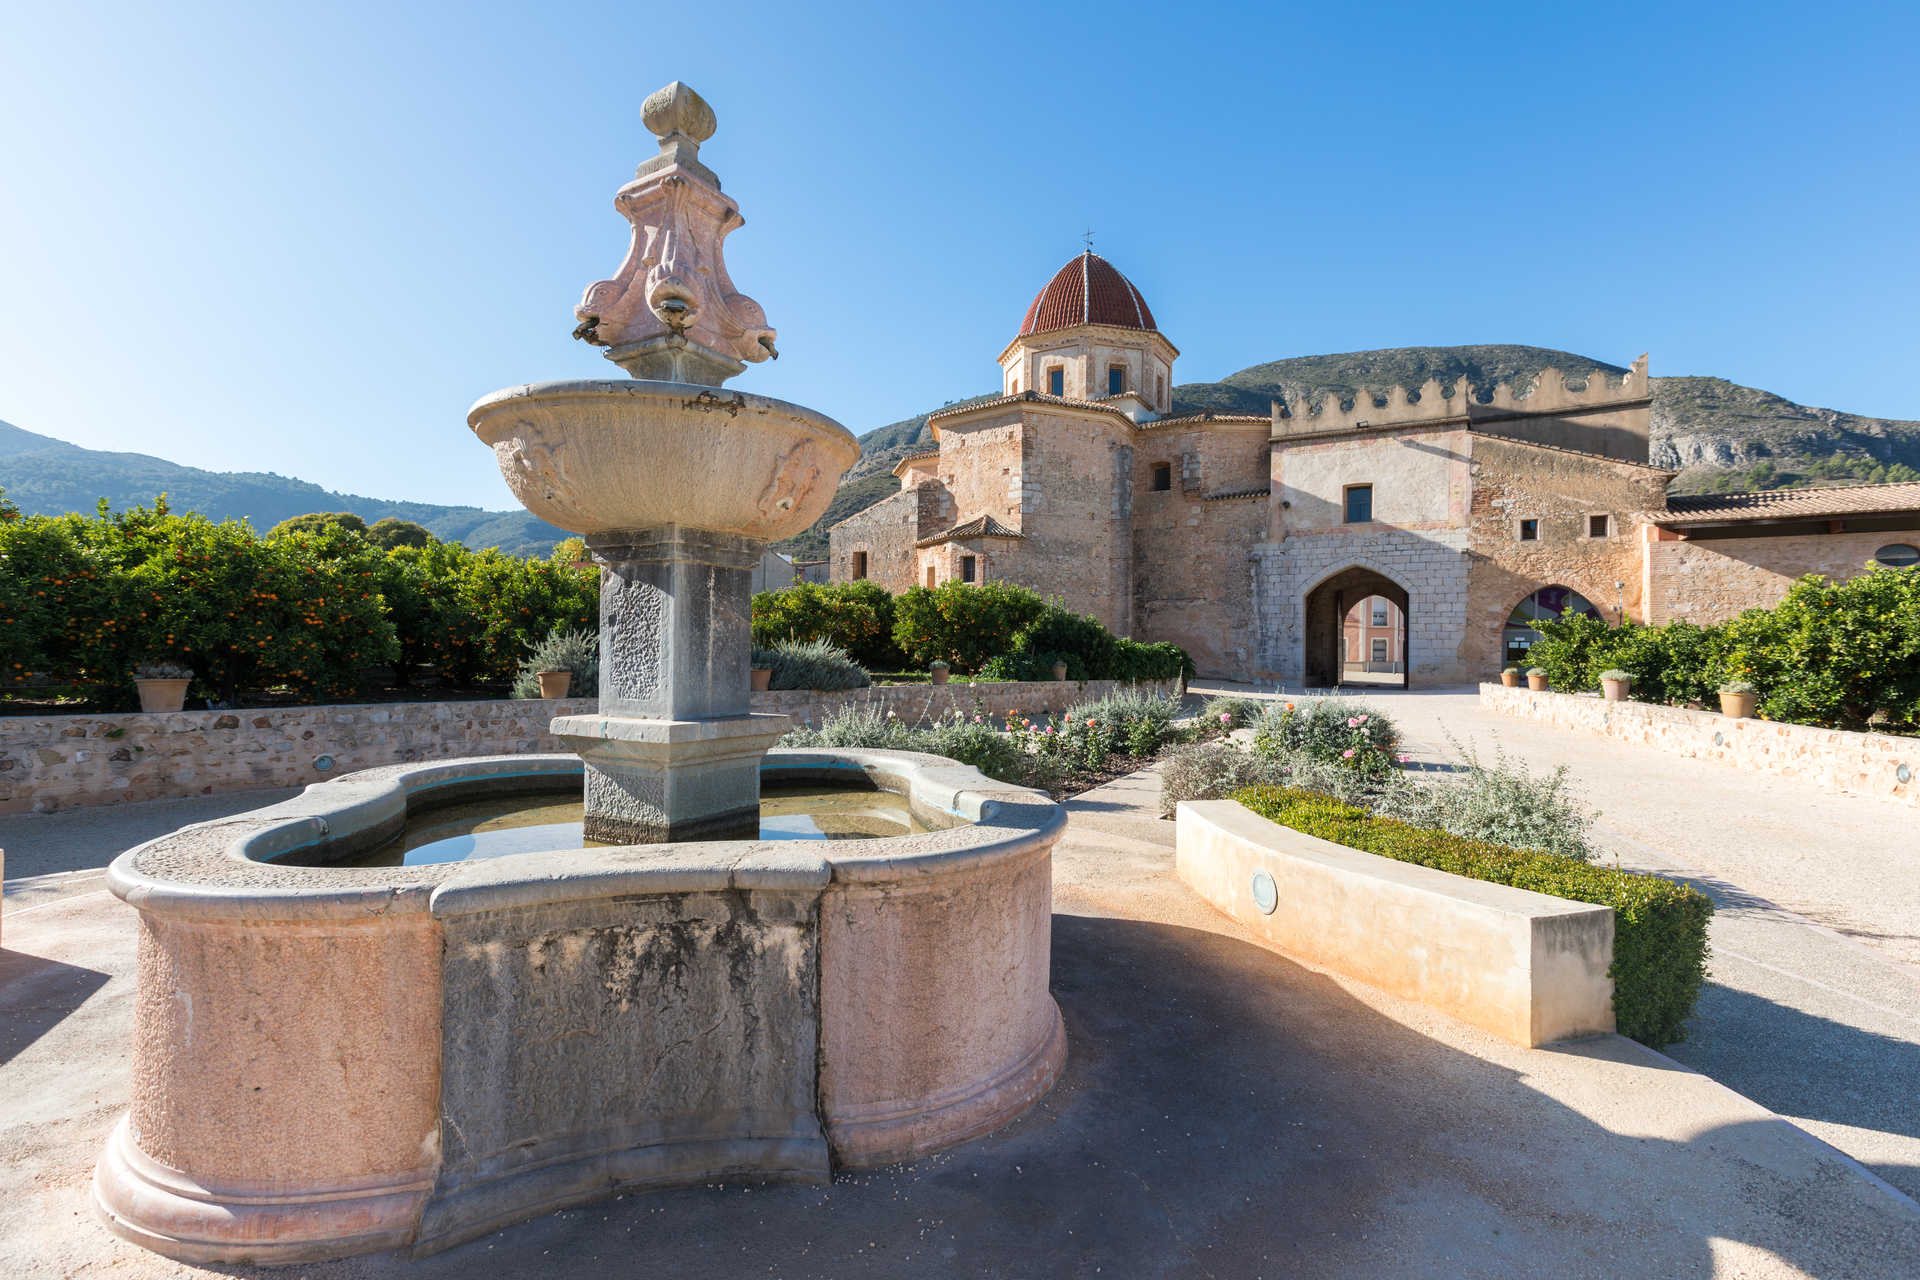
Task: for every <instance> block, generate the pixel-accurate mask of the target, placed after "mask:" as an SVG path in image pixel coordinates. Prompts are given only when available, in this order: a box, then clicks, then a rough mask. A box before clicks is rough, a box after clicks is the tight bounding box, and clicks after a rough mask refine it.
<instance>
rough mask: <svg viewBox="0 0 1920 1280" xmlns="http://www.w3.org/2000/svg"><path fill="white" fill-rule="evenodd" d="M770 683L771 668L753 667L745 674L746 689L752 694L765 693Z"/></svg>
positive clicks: (771, 677) (771, 678) (771, 676)
mask: <svg viewBox="0 0 1920 1280" xmlns="http://www.w3.org/2000/svg"><path fill="white" fill-rule="evenodd" d="M772 683H773V668H772V667H754V668H752V669H750V670H749V671H748V672H747V688H748V689H749V690H751V691H752V692H754V693H765V692H766V691H767V688H768V686H769V685H771V684H772Z"/></svg>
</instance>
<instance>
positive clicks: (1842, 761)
mask: <svg viewBox="0 0 1920 1280" xmlns="http://www.w3.org/2000/svg"><path fill="white" fill-rule="evenodd" d="M1480 705H1481V706H1482V707H1485V708H1486V709H1488V710H1489V711H1497V712H1499V713H1500V714H1502V715H1509V716H1516V717H1519V718H1521V719H1526V720H1535V721H1539V722H1540V723H1542V724H1551V725H1556V726H1559V727H1560V728H1564V729H1584V730H1586V731H1588V732H1590V733H1597V734H1600V735H1602V736H1603V737H1608V738H1612V739H1614V740H1615V741H1617V742H1630V743H1634V744H1635V745H1638V746H1647V747H1658V748H1660V749H1661V750H1663V751H1670V752H1672V753H1673V754H1675V755H1677V756H1688V757H1691V758H1693V759H1696V760H1717V761H1719V762H1720V763H1722V764H1729V765H1732V766H1734V767H1735V768H1739V769H1745V770H1746V771H1748V772H1749V773H1763V774H1768V775H1770V776H1773V777H1777V778H1797V779H1799V780H1801V781H1803V782H1811V783H1813V784H1814V785H1816V786H1819V787H1822V788H1824V789H1825V790H1828V791H1845V792H1852V793H1855V794H1858V795H1866V796H1877V797H1879V798H1881V799H1884V800H1898V801H1903V802H1905V803H1907V804H1920V739H1914V738H1901V737H1894V736H1892V735H1890V734H1884V733H1848V732H1846V731H1844V730H1840V729H1817V728H1814V727H1812V726H1811V725H1800V724H1778V723H1775V722H1773V721H1770V720H1734V719H1731V718H1729V717H1727V716H1723V715H1720V714H1719V713H1717V712H1713V711H1683V710H1681V709H1680V708H1678V707H1659V706H1654V705H1653V704H1652V703H1647V702H1608V701H1606V700H1605V699H1603V698H1592V697H1580V696H1577V695H1574V694H1567V693H1534V692H1533V691H1532V690H1529V689H1525V688H1518V689H1509V688H1507V687H1506V686H1505V685H1498V684H1483V685H1481V686H1480Z"/></svg>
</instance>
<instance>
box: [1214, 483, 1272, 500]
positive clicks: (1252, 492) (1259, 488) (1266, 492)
mask: <svg viewBox="0 0 1920 1280" xmlns="http://www.w3.org/2000/svg"><path fill="white" fill-rule="evenodd" d="M1272 496H1273V486H1272V485H1265V484H1263V485H1255V486H1253V487H1252V488H1247V489H1222V490H1220V492H1218V493H1210V494H1208V495H1207V499H1206V500H1207V501H1208V502H1225V501H1226V500H1227V499H1228V498H1268V497H1272Z"/></svg>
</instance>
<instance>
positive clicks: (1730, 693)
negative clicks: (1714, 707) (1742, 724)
mask: <svg viewBox="0 0 1920 1280" xmlns="http://www.w3.org/2000/svg"><path fill="white" fill-rule="evenodd" d="M1759 700H1760V690H1759V689H1757V688H1755V687H1754V684H1753V682H1752V681H1751V680H1729V681H1727V683H1725V684H1723V685H1721V686H1720V714H1721V715H1723V716H1731V717H1732V718H1733V719H1735V720H1748V719H1751V718H1752V717H1753V704H1754V703H1756V702H1758V701H1759Z"/></svg>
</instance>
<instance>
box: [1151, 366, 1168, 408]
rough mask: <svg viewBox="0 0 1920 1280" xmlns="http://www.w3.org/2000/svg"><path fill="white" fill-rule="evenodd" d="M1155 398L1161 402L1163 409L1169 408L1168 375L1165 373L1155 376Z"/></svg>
mask: <svg viewBox="0 0 1920 1280" xmlns="http://www.w3.org/2000/svg"><path fill="white" fill-rule="evenodd" d="M1153 398H1154V399H1155V400H1157V401H1159V402H1160V407H1161V408H1162V409H1164V408H1166V407H1167V375H1166V374H1164V373H1156V374H1154V375H1153Z"/></svg>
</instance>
